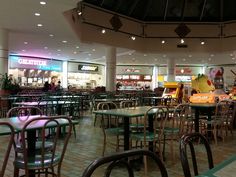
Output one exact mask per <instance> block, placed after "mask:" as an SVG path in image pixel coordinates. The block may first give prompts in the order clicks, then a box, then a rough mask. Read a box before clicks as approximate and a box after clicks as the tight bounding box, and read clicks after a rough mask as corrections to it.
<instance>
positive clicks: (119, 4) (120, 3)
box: [114, 0, 124, 12]
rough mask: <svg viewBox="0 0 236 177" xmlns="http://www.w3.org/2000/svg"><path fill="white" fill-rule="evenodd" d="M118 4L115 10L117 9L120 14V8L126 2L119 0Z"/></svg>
mask: <svg viewBox="0 0 236 177" xmlns="http://www.w3.org/2000/svg"><path fill="white" fill-rule="evenodd" d="M116 2H117V4H116V7H115V8H114V9H115V12H118V11H119V9H120V7H121V5H122V4H123V2H124V0H119V1H118V0H117V1H116Z"/></svg>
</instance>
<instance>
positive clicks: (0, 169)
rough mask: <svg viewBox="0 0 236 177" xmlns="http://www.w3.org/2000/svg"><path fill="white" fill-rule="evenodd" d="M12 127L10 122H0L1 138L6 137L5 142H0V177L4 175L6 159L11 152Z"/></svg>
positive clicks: (12, 140)
mask: <svg viewBox="0 0 236 177" xmlns="http://www.w3.org/2000/svg"><path fill="white" fill-rule="evenodd" d="M14 134H15V132H14V128H13V127H12V125H11V124H10V123H7V122H0V135H1V138H3V137H4V138H5V137H6V139H7V141H6V143H3V144H1V157H3V158H2V159H1V160H0V164H1V166H0V177H4V173H5V169H6V166H7V161H8V158H9V155H10V152H11V148H12V146H13V145H14Z"/></svg>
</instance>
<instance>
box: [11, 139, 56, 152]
mask: <svg viewBox="0 0 236 177" xmlns="http://www.w3.org/2000/svg"><path fill="white" fill-rule="evenodd" d="M52 146H53V143H52V142H50V141H46V142H45V143H44V148H45V150H46V151H47V150H51V149H52ZM35 149H36V151H37V152H39V153H40V149H42V141H37V142H36V145H35ZM15 151H16V152H18V153H20V152H22V151H23V149H22V145H21V144H20V143H17V144H16V149H15Z"/></svg>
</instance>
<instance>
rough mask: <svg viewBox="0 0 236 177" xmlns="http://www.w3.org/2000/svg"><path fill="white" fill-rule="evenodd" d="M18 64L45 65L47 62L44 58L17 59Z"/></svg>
mask: <svg viewBox="0 0 236 177" xmlns="http://www.w3.org/2000/svg"><path fill="white" fill-rule="evenodd" d="M18 63H19V64H24V65H36V66H46V65H47V62H46V61H45V60H32V59H21V58H20V59H18Z"/></svg>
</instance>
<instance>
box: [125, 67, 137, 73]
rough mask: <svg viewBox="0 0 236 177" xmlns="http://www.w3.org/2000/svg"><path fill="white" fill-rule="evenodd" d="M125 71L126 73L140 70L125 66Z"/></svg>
mask: <svg viewBox="0 0 236 177" xmlns="http://www.w3.org/2000/svg"><path fill="white" fill-rule="evenodd" d="M125 72H127V73H140V70H139V69H134V68H127V69H125Z"/></svg>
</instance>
